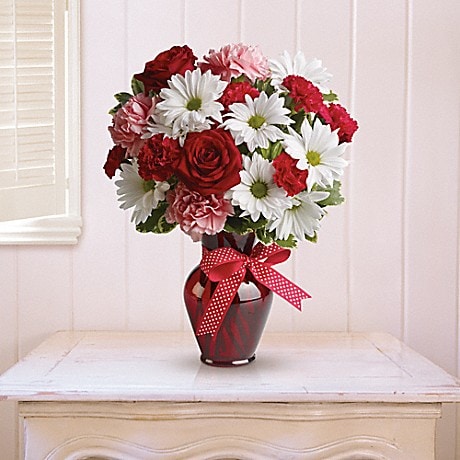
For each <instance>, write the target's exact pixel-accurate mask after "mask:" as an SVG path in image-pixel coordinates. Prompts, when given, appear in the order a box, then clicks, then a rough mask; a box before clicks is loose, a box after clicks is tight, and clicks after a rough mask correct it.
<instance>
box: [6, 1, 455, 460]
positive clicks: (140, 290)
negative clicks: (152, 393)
mask: <svg viewBox="0 0 460 460" xmlns="http://www.w3.org/2000/svg"><path fill="white" fill-rule="evenodd" d="M81 10H82V120H83V125H82V149H83V150H82V210H83V219H84V224H83V235H82V237H81V239H80V242H79V244H78V245H77V246H75V247H0V292H1V302H0V327H1V334H0V371H3V370H4V369H6V368H7V367H8V366H9V365H11V364H13V363H14V362H15V361H16V360H17V359H18V358H21V357H22V356H23V355H24V354H25V353H27V352H28V351H30V349H31V348H32V347H34V346H36V345H37V344H38V343H39V342H40V341H41V340H43V339H44V338H45V337H46V336H48V335H49V334H51V333H52V332H54V331H56V330H58V329H72V328H75V329H149V330H174V329H183V328H188V324H187V321H186V318H185V317H184V310H183V307H182V301H181V288H182V282H183V280H184V277H185V275H186V273H188V272H189V271H190V269H191V268H192V267H193V266H194V265H195V264H196V263H197V261H198V258H199V247H198V246H197V245H196V244H193V243H192V242H191V240H189V239H188V237H183V236H182V235H181V234H180V233H179V231H177V230H176V231H175V232H174V233H172V234H170V235H167V236H151V235H140V234H136V233H135V231H134V227H133V226H132V225H131V224H130V222H129V215H128V214H129V213H125V212H122V211H121V210H119V209H118V207H117V202H116V195H115V188H114V186H113V183H111V182H110V181H109V180H108V179H107V178H106V177H105V176H104V174H103V171H102V164H103V162H104V160H105V155H106V152H107V150H108V148H109V147H110V138H109V134H108V132H107V125H108V123H109V121H110V119H109V116H108V115H107V114H106V112H107V110H108V108H110V107H111V106H112V105H113V103H114V100H113V98H112V96H113V94H114V93H116V92H119V91H122V90H127V89H128V88H129V80H130V76H131V74H132V73H134V72H137V71H140V70H142V68H143V64H144V62H145V61H146V60H148V59H150V58H153V57H154V56H155V55H156V54H157V53H158V52H159V51H161V50H163V49H166V48H169V47H170V46H172V45H173V44H181V43H185V42H187V43H188V44H189V46H191V47H192V48H194V50H195V51H196V53H197V54H202V53H204V52H205V51H207V49H208V48H210V47H220V46H221V45H223V44H225V43H227V42H234V41H240V40H242V41H245V42H247V43H253V44H260V46H261V47H262V50H263V51H264V52H265V54H267V55H269V56H271V57H276V55H277V54H278V53H279V52H281V51H283V50H284V49H287V50H289V51H291V52H293V51H295V50H296V49H297V48H298V49H302V50H303V51H304V53H305V54H306V55H307V56H311V57H318V58H321V59H322V60H323V63H324V65H325V66H326V67H327V68H328V70H329V71H330V72H331V73H332V74H333V75H334V78H333V80H332V83H331V86H332V88H333V89H334V90H335V91H336V92H337V93H338V94H339V96H340V98H341V100H342V101H343V103H344V104H345V105H346V106H347V107H348V108H350V109H351V111H352V113H353V115H354V116H355V118H357V119H358V121H359V123H360V131H359V134H358V135H357V136H356V142H355V144H354V146H353V148H352V149H351V150H349V151H348V154H347V157H348V158H349V159H350V160H351V165H350V167H349V169H348V171H347V175H346V178H345V180H344V193H345V195H346V197H347V202H346V204H345V205H344V206H342V207H341V208H337V209H332V210H331V212H330V214H329V215H328V216H327V217H326V219H325V220H324V223H323V228H322V230H321V231H320V234H319V243H318V244H317V245H312V244H304V245H303V246H301V247H300V248H299V249H298V250H297V252H296V253H295V255H294V256H293V257H291V259H290V261H289V262H288V263H286V264H284V267H282V268H281V270H282V271H283V272H284V273H286V274H288V275H289V276H290V277H292V278H293V279H295V280H296V281H297V282H298V283H299V284H300V285H302V286H303V287H304V288H305V289H306V290H308V291H309V292H310V293H311V294H312V295H313V299H312V300H310V301H309V302H308V303H307V304H306V308H305V311H304V312H303V313H302V314H299V313H297V312H295V311H294V309H292V308H290V307H289V306H287V305H285V304H284V303H283V302H281V301H276V302H275V306H274V309H273V313H272V315H271V318H270V323H269V329H271V330H281V331H292V330H300V331H302V330H369V331H371V330H372V331H386V332H390V333H392V334H394V335H395V336H396V337H398V338H401V339H403V340H404V341H406V342H407V343H408V344H409V345H411V346H413V347H414V348H415V349H416V350H418V351H419V352H421V353H423V354H425V355H426V356H427V357H429V358H430V359H432V360H433V361H434V362H436V363H437V364H439V365H440V366H442V367H443V368H445V369H446V370H448V371H449V372H451V373H457V369H458V360H459V353H458V349H459V345H458V337H459V327H458V308H459V304H458V299H459V269H458V267H459V264H458V255H459V231H458V227H459V187H458V183H459V160H458V158H459V119H460V117H459V104H458V102H459V86H460V85H459V81H460V61H459V59H458V56H459V55H460V53H459V49H458V48H459V43H460V37H459V33H458V24H459V19H460V4H459V3H458V2H457V1H455V0H445V1H444V2H442V7H441V6H440V4H437V3H436V2H432V1H430V0H419V1H414V0H407V1H401V0H387V1H385V2H383V1H377V0H366V1H364V0H350V1H341V2H337V1H332V0H326V1H322V2H317V1H313V0H284V1H282V2H281V1H275V0H251V1H249V0H187V1H185V0H169V1H167V2H166V1H154V0H137V1H136V2H128V0H111V1H108V0H105V1H104V0H91V1H90V0H82V2H81ZM14 416H15V407H14V405H13V404H6V403H2V404H0V446H2V448H3V450H2V452H3V454H2V455H6V454H5V452H7V453H8V455H9V456H8V455H6V456H4V457H3V458H5V459H7V460H8V459H14V458H15V453H14V452H15V449H16V447H15V446H16V434H15V432H16V431H17V430H16V429H15V422H14ZM455 419H456V408H455V407H449V408H448V410H446V412H445V414H444V417H443V419H442V421H441V423H440V429H439V440H438V447H439V458H442V459H443V460H445V459H454V458H455V444H456V435H455V430H456V423H455ZM458 455H460V452H459V454H458Z"/></svg>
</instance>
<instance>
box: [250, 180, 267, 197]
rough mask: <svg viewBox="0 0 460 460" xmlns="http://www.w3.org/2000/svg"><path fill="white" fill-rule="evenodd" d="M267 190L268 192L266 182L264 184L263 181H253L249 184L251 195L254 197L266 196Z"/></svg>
mask: <svg viewBox="0 0 460 460" xmlns="http://www.w3.org/2000/svg"><path fill="white" fill-rule="evenodd" d="M267 192H268V187H267V184H265V183H264V182H260V181H258V182H254V183H253V184H252V185H251V193H252V195H253V196H255V197H256V198H259V199H261V198H265V197H266V196H267Z"/></svg>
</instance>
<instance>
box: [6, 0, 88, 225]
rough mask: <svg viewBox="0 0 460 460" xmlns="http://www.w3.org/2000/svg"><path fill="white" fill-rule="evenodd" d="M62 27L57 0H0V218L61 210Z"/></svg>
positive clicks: (64, 132)
mask: <svg viewBox="0 0 460 460" xmlns="http://www.w3.org/2000/svg"><path fill="white" fill-rule="evenodd" d="M75 3H76V2H75ZM71 4H72V2H71ZM71 22H72V21H71ZM73 22H74V23H75V24H78V22H75V21H73ZM68 27H69V20H68V16H67V11H66V1H65V0H0V223H1V222H10V221H16V220H20V219H30V218H38V217H39V218H42V217H45V216H60V219H61V221H62V216H65V215H67V214H69V200H70V198H69V190H68V187H69V168H71V167H74V166H75V163H73V164H72V159H71V158H69V151H68V150H69V149H68V145H69V131H68V129H67V127H68V121H69V120H67V117H66V115H68V114H69V113H71V112H70V111H69V107H68V102H69V100H71V99H72V98H69V94H68V92H69V87H68V85H67V84H66V81H68V77H69V75H68V70H69V67H68V64H69V56H68V49H69V48H68V47H69V41H68V37H69V36H68ZM75 37H76V35H74V38H75ZM73 58H74V59H75V58H77V59H78V58H79V56H73ZM73 82H74V83H75V80H73ZM74 89H75V88H70V90H71V91H73V90H74ZM74 100H75V98H74ZM77 113H78V110H77ZM35 224H36V222H35V223H34V225H35ZM15 228H17V224H16V227H15ZM1 230H2V229H1V228H0V234H1ZM29 233H30V232H29Z"/></svg>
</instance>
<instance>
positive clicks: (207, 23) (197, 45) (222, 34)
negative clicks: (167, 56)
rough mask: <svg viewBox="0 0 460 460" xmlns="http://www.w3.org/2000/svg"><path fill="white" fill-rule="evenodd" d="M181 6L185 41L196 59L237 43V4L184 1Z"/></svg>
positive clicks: (223, 0)
mask: <svg viewBox="0 0 460 460" xmlns="http://www.w3.org/2000/svg"><path fill="white" fill-rule="evenodd" d="M185 7H186V9H185V38H186V41H187V44H189V46H190V47H192V49H193V50H194V51H196V54H197V56H198V57H199V58H201V56H202V55H203V54H205V53H207V52H208V51H209V49H210V48H213V49H219V48H220V47H221V46H224V45H227V44H229V43H237V42H238V41H239V40H240V1H235V0H217V1H216V0H187V1H186V2H185ZM203 18H206V19H205V20H203Z"/></svg>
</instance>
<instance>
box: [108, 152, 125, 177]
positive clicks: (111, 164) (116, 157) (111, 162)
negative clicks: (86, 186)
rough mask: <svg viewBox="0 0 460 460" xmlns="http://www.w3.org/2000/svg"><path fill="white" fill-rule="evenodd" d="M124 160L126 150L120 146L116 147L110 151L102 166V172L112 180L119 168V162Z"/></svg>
mask: <svg viewBox="0 0 460 460" xmlns="http://www.w3.org/2000/svg"><path fill="white" fill-rule="evenodd" d="M125 158H126V149H125V148H123V147H122V146H121V145H116V146H115V147H113V148H112V149H111V150H109V154H108V156H107V160H106V162H105V165H104V171H105V173H106V174H107V176H109V177H110V179H112V177H113V176H115V172H116V171H117V169H118V168H119V167H120V165H121V162H122V161H123V160H124V159H125Z"/></svg>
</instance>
